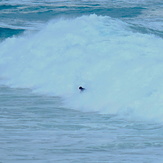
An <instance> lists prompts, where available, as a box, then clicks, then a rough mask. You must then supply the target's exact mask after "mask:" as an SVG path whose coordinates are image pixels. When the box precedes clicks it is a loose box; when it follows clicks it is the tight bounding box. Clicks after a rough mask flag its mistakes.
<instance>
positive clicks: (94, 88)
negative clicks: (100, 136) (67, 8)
mask: <svg viewBox="0 0 163 163" xmlns="http://www.w3.org/2000/svg"><path fill="white" fill-rule="evenodd" d="M162 45H163V40H162V38H159V37H158V36H155V35H149V34H140V33H137V32H133V31H132V30H131V28H130V26H129V24H127V23H124V22H122V21H119V20H117V19H112V18H110V17H108V16H97V15H90V16H82V17H78V18H73V19H59V20H53V21H51V22H49V23H48V25H46V26H44V27H43V28H42V30H40V31H39V32H37V33H34V32H32V33H31V32H30V33H25V34H24V35H22V36H19V37H13V38H8V39H6V40H5V41H3V42H2V43H1V44H0V48H1V51H0V57H1V60H0V79H1V84H5V85H8V86H11V87H23V88H31V89H32V90H33V91H34V92H37V93H42V94H46V95H54V96H61V97H62V98H63V99H64V102H65V104H66V106H68V107H71V108H73V109H78V110H82V111H98V112H100V113H109V114H120V115H125V116H127V115H132V116H139V117H142V118H152V119H156V118H157V119H158V120H161V119H162V116H163V48H162ZM79 86H83V87H85V88H86V91H85V92H83V93H80V92H79V90H78V87H79Z"/></svg>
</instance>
